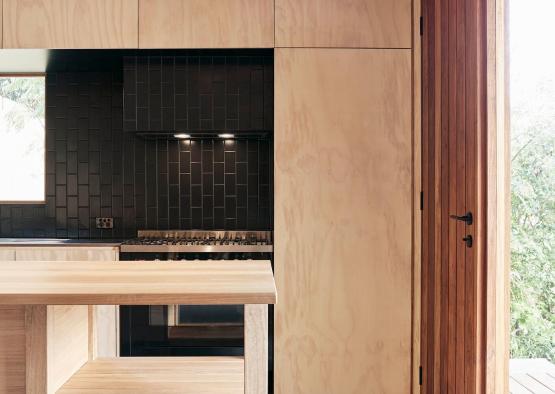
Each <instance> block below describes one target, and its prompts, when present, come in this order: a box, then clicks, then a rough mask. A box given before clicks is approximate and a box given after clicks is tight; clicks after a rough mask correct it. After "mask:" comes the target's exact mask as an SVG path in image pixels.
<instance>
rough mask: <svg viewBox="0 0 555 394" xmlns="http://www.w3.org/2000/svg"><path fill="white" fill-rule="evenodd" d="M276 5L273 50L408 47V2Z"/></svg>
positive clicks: (285, 1)
mask: <svg viewBox="0 0 555 394" xmlns="http://www.w3.org/2000/svg"><path fill="white" fill-rule="evenodd" d="M275 3H276V47H340V48H410V47H411V32H412V20H411V12H412V8H411V7H412V2H411V0H350V1H345V0H275Z"/></svg>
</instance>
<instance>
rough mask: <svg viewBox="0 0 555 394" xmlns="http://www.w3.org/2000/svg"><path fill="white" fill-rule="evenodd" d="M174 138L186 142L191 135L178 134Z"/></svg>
mask: <svg viewBox="0 0 555 394" xmlns="http://www.w3.org/2000/svg"><path fill="white" fill-rule="evenodd" d="M173 136H174V137H175V138H178V139H180V140H185V139H188V138H191V135H190V134H185V133H177V134H174V135H173Z"/></svg>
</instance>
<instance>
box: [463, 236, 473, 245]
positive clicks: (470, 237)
mask: <svg viewBox="0 0 555 394" xmlns="http://www.w3.org/2000/svg"><path fill="white" fill-rule="evenodd" d="M462 240H463V241H464V243H465V244H466V247H467V248H471V247H472V235H467V236H466V237H464V238H463V239H462Z"/></svg>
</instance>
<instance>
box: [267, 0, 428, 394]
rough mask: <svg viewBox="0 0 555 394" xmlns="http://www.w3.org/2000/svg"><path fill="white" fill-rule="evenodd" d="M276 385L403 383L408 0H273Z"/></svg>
mask: <svg viewBox="0 0 555 394" xmlns="http://www.w3.org/2000/svg"><path fill="white" fill-rule="evenodd" d="M275 17H276V22H275V23H276V36H275V41H276V50H275V141H274V143H275V224H274V227H275V256H274V257H275V262H274V263H275V264H274V265H275V276H276V284H277V288H278V295H279V302H278V304H277V305H276V307H275V356H274V359H275V361H274V364H275V392H276V393H277V394H289V393H296V394H311V393H329V394H332V393H353V394H354V393H409V392H411V387H412V385H413V375H414V370H415V368H418V366H415V365H413V364H415V362H413V359H412V355H413V350H414V345H413V338H415V336H414V329H415V327H416V321H415V319H414V315H413V302H414V300H413V294H415V286H414V282H413V281H414V280H415V278H414V270H413V264H414V261H416V260H415V257H414V253H415V247H414V245H415V240H414V237H415V231H414V229H415V228H416V220H417V219H416V218H415V216H414V215H415V210H414V205H415V204H414V200H415V199H414V197H415V195H416V193H415V182H416V174H415V171H416V170H417V168H416V167H417V166H416V165H415V156H416V155H417V153H415V152H417V144H416V142H417V141H416V140H417V137H415V128H414V127H413V122H414V118H413V107H414V100H413V86H414V78H413V60H414V58H413V56H414V52H413V36H412V31H413V30H412V29H413V17H412V3H411V1H405V0H402V1H399V0H396V1H380V0H358V1H349V2H344V1H340V0H320V1H316V0H300V1H293V0H276V14H275Z"/></svg>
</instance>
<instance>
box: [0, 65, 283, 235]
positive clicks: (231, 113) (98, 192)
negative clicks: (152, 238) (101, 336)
mask: <svg viewBox="0 0 555 394" xmlns="http://www.w3.org/2000/svg"><path fill="white" fill-rule="evenodd" d="M242 58H245V59H242ZM127 59H128V60H129V59H135V60H136V62H137V64H139V63H141V64H142V63H146V65H148V67H146V66H145V67H142V66H141V67H137V68H136V69H135V71H134V72H135V73H136V77H135V78H136V79H137V81H145V80H146V81H148V82H147V83H146V84H144V83H143V84H142V85H145V86H142V85H141V83H137V84H136V85H133V84H132V86H131V87H128V86H127V82H126V83H125V84H124V78H123V72H122V71H121V69H120V70H116V71H111V72H110V71H101V72H96V71H79V72H72V71H63V72H49V73H47V77H46V83H47V88H46V102H47V109H46V150H47V152H46V194H47V196H46V204H45V205H1V206H0V237H63V238H122V237H133V236H135V235H136V231H137V230H138V229H170V228H171V229H177V228H180V229H227V230H232V229H252V230H259V229H260V230H262V229H269V228H271V227H272V184H273V181H272V142H271V139H268V138H263V137H258V138H255V137H250V138H248V139H236V140H222V139H218V138H203V139H193V140H179V141H178V140H172V139H146V138H143V137H140V136H138V135H137V134H136V132H135V131H136V130H139V129H138V128H135V127H134V126H133V127H131V128H130V130H129V131H127V130H124V124H127V125H129V124H130V123H128V121H127V120H125V121H124V117H125V118H126V119H128V118H129V116H130V114H133V109H132V108H129V109H128V108H127V104H129V102H132V100H135V103H136V105H137V107H135V113H136V116H137V121H138V119H139V117H140V116H142V115H139V114H147V116H146V118H145V119H146V120H145V122H147V124H148V127H149V128H150V127H152V128H154V129H159V130H162V126H168V127H170V128H171V127H172V126H173V127H176V128H177V126H179V127H182V126H183V127H186V130H193V129H195V130H209V129H210V130H211V129H214V128H219V127H220V126H225V127H224V128H222V130H224V129H225V130H227V131H236V128H237V127H238V126H241V125H242V126H244V127H245V129H249V128H250V129H254V128H258V127H259V126H260V127H261V129H265V130H270V129H271V128H272V126H271V125H272V123H273V115H272V111H271V110H270V109H271V108H273V102H272V103H271V104H269V103H268V102H267V101H268V100H269V99H270V98H271V97H273V91H271V90H268V89H272V84H268V83H266V82H267V81H266V78H269V77H267V76H266V71H265V70H266V69H267V67H268V65H267V64H266V62H268V61H269V62H270V65H271V58H270V60H268V59H265V58H264V57H253V58H251V57H245V56H243V57H238V56H233V57H230V59H228V58H227V57H226V56H223V57H217V56H210V57H206V58H203V57H198V56H197V57H191V59H190V58H189V57H187V56H185V57H181V58H180V59H178V58H177V57H171V58H169V57H168V58H166V57H163V56H154V57H152V58H148V57H131V58H127ZM183 59H186V62H185V65H186V67H185V69H187V70H188V67H189V64H190V63H189V62H192V63H194V64H195V70H196V71H195V73H196V74H195V75H196V76H195V77H194V78H193V77H191V74H190V73H189V72H186V73H181V72H178V69H179V67H181V65H182V64H183V63H180V62H182V61H184V60H183ZM135 60H134V61H135ZM195 62H196V63H195ZM241 62H246V63H247V64H248V67H247V68H246V69H245V70H244V71H240V67H239V64H241ZM197 63H198V64H197ZM125 64H128V63H125ZM227 64H230V65H232V66H233V67H232V69H233V70H234V71H230V72H228V71H227ZM201 65H202V66H201ZM205 66H207V67H208V69H209V70H210V71H209V72H206V73H204V71H202V70H204V67H205ZM220 66H221V67H220ZM153 67H154V69H155V68H156V67H158V70H159V72H158V73H155V72H154V73H153V72H152V70H153ZM168 69H170V70H174V71H173V72H166V70H168ZM270 70H271V67H270ZM128 72H129V68H126V69H125V73H128ZM241 74H244V75H243V77H245V78H244V79H242V78H243V77H241V76H240V75H241ZM271 77H272V78H273V76H271ZM247 80H249V81H255V82H256V83H254V85H252V84H251V85H249V86H247V82H245V81H247ZM259 80H261V81H262V82H260V81H259ZM240 81H243V82H240ZM259 82H260V84H259ZM124 85H125V94H124ZM133 86H134V87H133ZM252 86H260V89H262V90H263V93H261V94H262V95H263V96H264V97H266V96H267V97H266V98H263V99H260V96H258V94H259V92H258V91H257V89H259V87H257V88H256V89H253V88H252ZM128 88H129V89H130V91H135V92H136V93H135V94H129V91H128V90H127V89H128ZM243 88H244V90H243ZM133 89H135V90H133ZM141 90H142V91H146V92H147V94H146V95H145V96H143V95H142V94H141V93H140V92H141ZM244 91H248V94H247V93H245V95H244V96H242V92H244ZM129 96H134V98H133V99H131V98H130V97H129ZM124 97H125V103H126V104H125V107H126V108H125V111H124ZM255 98H256V100H255ZM129 100H131V101H129ZM258 100H260V101H259V102H258ZM254 101H257V102H256V103H254ZM158 102H159V103H158ZM143 105H144V106H145V107H142V106H143ZM138 108H141V109H138ZM143 108H145V109H143ZM158 114H159V115H158ZM220 116H221V118H219V117H220ZM168 122H169V123H168ZM154 129H153V130H154ZM183 130H185V128H184V129H183ZM100 216H105V217H113V218H114V229H113V230H99V229H96V228H95V218H96V217H100Z"/></svg>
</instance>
